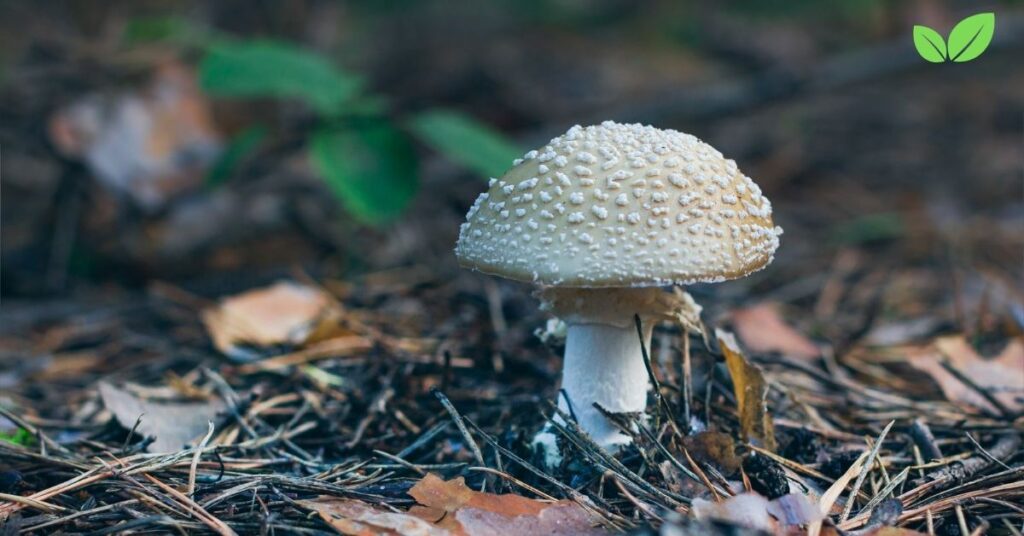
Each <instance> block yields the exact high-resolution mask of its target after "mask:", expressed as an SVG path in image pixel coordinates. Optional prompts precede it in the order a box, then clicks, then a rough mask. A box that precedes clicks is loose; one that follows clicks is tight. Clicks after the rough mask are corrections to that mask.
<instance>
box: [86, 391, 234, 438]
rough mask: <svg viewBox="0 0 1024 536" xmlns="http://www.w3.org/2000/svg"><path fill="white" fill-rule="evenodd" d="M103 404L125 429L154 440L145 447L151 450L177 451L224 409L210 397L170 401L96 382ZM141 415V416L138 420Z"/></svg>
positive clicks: (205, 428) (222, 405) (204, 430)
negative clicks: (187, 400)
mask: <svg viewBox="0 0 1024 536" xmlns="http://www.w3.org/2000/svg"><path fill="white" fill-rule="evenodd" d="M99 391H100V397H101V398H102V399H103V405H104V406H106V408H107V409H108V410H110V412H111V413H112V414H113V415H114V418H115V419H117V422H119V423H120V424H121V426H123V427H125V428H128V429H129V430H130V429H132V428H133V427H135V423H136V422H138V427H135V431H136V433H137V434H141V435H143V436H146V437H153V438H155V440H154V441H153V443H151V444H150V445H149V447H148V448H147V450H148V451H149V452H153V453H167V452H177V451H178V450H181V449H182V447H184V446H185V445H188V444H189V443H191V442H192V441H194V440H196V439H198V438H200V437H201V436H202V435H203V434H204V433H206V431H207V429H208V425H209V424H208V423H210V422H216V421H217V420H218V415H219V414H220V413H221V412H222V411H223V410H224V402H223V401H222V400H220V399H210V400H207V401H204V402H170V401H158V400H148V399H144V398H142V397H140V396H138V395H136V394H135V393H133V392H131V391H129V390H127V389H122V388H118V387H115V386H113V385H111V384H109V383H100V385H99ZM140 417H141V419H140Z"/></svg>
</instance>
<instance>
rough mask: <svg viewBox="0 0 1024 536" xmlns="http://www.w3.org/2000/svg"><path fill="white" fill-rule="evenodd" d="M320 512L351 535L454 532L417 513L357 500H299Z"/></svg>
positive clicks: (433, 535)
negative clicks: (392, 509)
mask: <svg viewBox="0 0 1024 536" xmlns="http://www.w3.org/2000/svg"><path fill="white" fill-rule="evenodd" d="M298 503H299V505H301V506H303V507H305V508H309V509H310V510H313V511H314V512H316V513H317V514H320V518H321V519H323V520H324V521H326V522H327V524H328V525H330V526H331V527H332V528H333V529H334V530H336V531H338V533H339V534H345V535H349V536H376V535H382V536H384V535H386V536H392V535H395V536H450V535H451V532H449V531H448V530H446V529H443V528H440V527H437V526H435V525H433V524H431V523H429V522H427V521H424V520H422V519H420V518H418V517H416V516H413V515H409V514H404V513H401V512H391V511H388V510H384V509H383V508H379V507H376V506H371V505H369V504H366V503H364V502H362V501H359V500H356V499H339V498H335V497H320V498H318V499H316V500H309V501H298Z"/></svg>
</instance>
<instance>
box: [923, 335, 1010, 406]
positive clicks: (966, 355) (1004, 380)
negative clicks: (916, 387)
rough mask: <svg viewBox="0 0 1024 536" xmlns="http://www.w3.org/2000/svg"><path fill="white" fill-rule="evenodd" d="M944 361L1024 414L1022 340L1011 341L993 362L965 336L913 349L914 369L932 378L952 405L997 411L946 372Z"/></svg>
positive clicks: (941, 340) (942, 338)
mask: <svg viewBox="0 0 1024 536" xmlns="http://www.w3.org/2000/svg"><path fill="white" fill-rule="evenodd" d="M944 358H945V359H948V360H949V364H950V365H951V366H952V367H953V368H954V369H956V370H957V371H959V372H960V373H961V374H963V375H964V376H965V377H967V378H968V379H970V380H971V381H972V382H973V383H975V384H976V385H978V386H979V387H981V388H982V389H986V390H987V391H988V392H989V393H991V394H992V396H994V397H995V398H996V399H997V400H998V401H999V402H1001V403H1002V404H1003V405H1004V406H1006V407H1007V408H1008V409H1009V410H1010V411H1014V412H1020V411H1024V340H1022V339H1021V338H1017V339H1013V340H1011V341H1010V342H1009V344H1007V345H1006V347H1005V348H1003V350H1002V351H1001V352H1000V353H999V355H997V356H995V357H993V358H991V359H988V358H985V357H983V356H981V355H978V353H977V352H976V351H975V350H974V348H972V347H971V345H970V344H968V342H967V340H966V339H964V337H963V336H961V335H956V336H950V337H940V338H938V339H936V340H935V341H934V342H933V343H932V344H931V345H929V346H926V347H923V348H917V349H912V350H911V351H910V355H909V357H908V362H909V363H910V365H911V366H913V367H914V368H916V369H918V370H920V371H922V372H924V373H926V374H928V375H929V376H931V378H932V379H933V380H935V383H937V384H938V385H939V388H940V389H942V393H943V394H944V395H945V396H946V398H947V399H949V400H950V401H953V402H960V403H964V404H970V405H972V406H975V407H979V408H984V409H987V410H989V411H997V408H995V407H993V405H992V403H991V402H989V401H988V400H986V399H985V397H983V396H982V395H980V394H979V393H978V392H977V391H976V390H974V389H973V388H971V387H970V386H968V385H966V384H964V382H963V381H961V380H960V379H958V378H957V377H956V376H954V375H953V374H952V373H950V372H949V371H948V370H946V368H945V367H943V366H942V359H944Z"/></svg>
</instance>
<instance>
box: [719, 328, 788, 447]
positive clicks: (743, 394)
mask: <svg viewBox="0 0 1024 536" xmlns="http://www.w3.org/2000/svg"><path fill="white" fill-rule="evenodd" d="M715 337H716V338H717V339H718V345H719V346H720V347H721V348H722V353H723V354H725V364H726V366H728V368H729V375H730V376H732V383H733V390H734V391H735V393H736V404H737V408H738V411H739V417H740V432H741V433H742V435H743V439H744V440H746V441H749V442H751V443H753V444H756V445H758V446H762V447H764V448H766V449H768V450H771V451H773V452H774V451H775V430H774V427H773V425H772V416H771V414H770V413H769V412H768V382H767V381H765V378H764V373H763V372H762V371H761V369H760V367H758V366H757V365H754V364H753V363H751V362H750V361H748V360H747V358H746V357H745V356H744V355H743V352H742V351H741V350H740V347H739V344H737V343H736V338H735V337H733V335H732V333H729V332H727V331H723V330H721V329H718V330H715Z"/></svg>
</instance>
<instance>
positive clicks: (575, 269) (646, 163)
mask: <svg viewBox="0 0 1024 536" xmlns="http://www.w3.org/2000/svg"><path fill="white" fill-rule="evenodd" d="M771 215H772V208H771V203H770V202H769V201H768V199H767V198H765V197H764V196H763V195H762V194H761V189H760V188H758V186H757V185H756V184H755V183H754V181H752V180H751V179H750V177H747V176H746V175H744V174H743V173H741V172H740V171H739V169H737V167H736V162H734V161H733V160H727V159H725V157H723V156H722V153H720V152H718V151H717V150H715V149H714V148H713V147H711V146H710V145H708V144H706V143H704V142H702V141H700V140H699V139H697V138H696V137H694V136H691V135H689V134H684V133H682V132H678V131H675V130H661V129H657V128H654V127H650V126H643V125H639V124H620V123H615V122H612V121H606V122H604V123H601V124H600V125H595V126H590V127H585V128H584V127H580V126H578V125H577V126H574V127H572V128H571V129H569V131H568V132H566V133H565V134H564V135H562V136H559V137H557V138H555V139H553V140H551V142H550V143H549V144H548V145H547V146H545V147H543V148H542V149H539V150H536V151H530V152H529V153H526V155H525V156H524V157H523V158H522V159H520V160H516V161H515V163H514V166H513V168H512V169H510V170H509V171H508V172H507V173H505V175H504V176H503V177H501V178H500V179H491V183H490V187H489V189H488V191H487V192H485V193H483V194H481V195H480V197H479V198H477V200H476V202H475V203H474V204H473V207H472V208H470V210H469V214H468V215H467V216H466V223H464V224H463V225H462V229H461V230H460V233H459V241H458V244H457V245H456V248H455V252H456V255H457V256H458V258H459V262H460V263H461V264H462V265H463V266H465V267H467V268H472V269H475V270H479V271H481V272H485V273H489V274H493V275H499V276H502V277H507V278H511V279H517V280H520V281H530V282H535V283H538V284H543V285H555V286H566V287H644V286H663V285H672V284H676V285H687V284H692V283H696V282H716V281H722V280H725V279H734V278H738V277H743V276H745V275H747V274H749V273H751V272H753V271H756V270H759V269H761V268H763V267H765V266H766V265H768V264H769V263H770V262H771V260H772V256H773V254H774V253H775V250H776V249H777V248H778V246H779V235H780V234H782V229H780V228H778V227H776V226H775V225H774V224H773V223H772V218H771Z"/></svg>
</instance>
